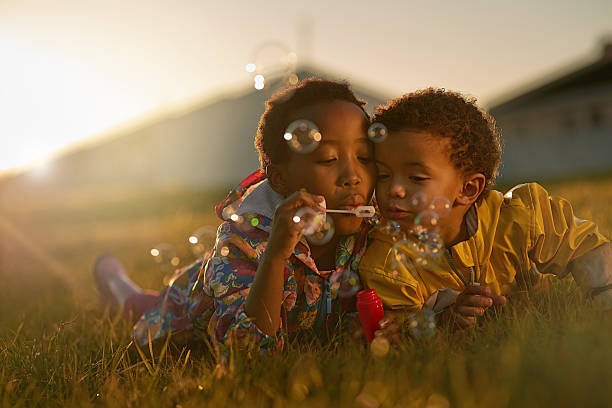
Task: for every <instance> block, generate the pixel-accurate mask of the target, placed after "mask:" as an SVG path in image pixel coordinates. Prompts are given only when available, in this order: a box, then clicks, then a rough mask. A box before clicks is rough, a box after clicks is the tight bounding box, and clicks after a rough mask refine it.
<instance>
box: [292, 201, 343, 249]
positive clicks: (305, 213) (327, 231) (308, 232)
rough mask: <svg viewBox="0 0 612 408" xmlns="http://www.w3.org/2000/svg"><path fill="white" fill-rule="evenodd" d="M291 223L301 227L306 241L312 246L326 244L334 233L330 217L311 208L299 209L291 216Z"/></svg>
mask: <svg viewBox="0 0 612 408" xmlns="http://www.w3.org/2000/svg"><path fill="white" fill-rule="evenodd" d="M293 222H295V223H296V224H297V223H299V224H300V225H301V226H302V232H303V233H304V235H305V236H306V239H307V240H308V242H309V243H311V244H313V245H324V244H327V243H328V242H329V241H330V240H331V239H332V238H333V236H334V233H335V231H336V230H335V228H334V220H333V219H332V217H331V216H329V215H327V214H325V213H323V212H319V211H317V210H315V209H314V208H312V207H302V208H299V209H298V210H297V211H296V212H295V215H294V216H293Z"/></svg>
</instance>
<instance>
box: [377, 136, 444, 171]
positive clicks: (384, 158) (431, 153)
mask: <svg viewBox="0 0 612 408" xmlns="http://www.w3.org/2000/svg"><path fill="white" fill-rule="evenodd" d="M374 152H375V155H376V159H377V160H379V161H381V162H383V163H388V164H390V163H404V162H424V163H427V164H440V165H443V164H446V163H448V164H450V142H449V140H448V139H446V138H443V137H439V136H437V135H434V134H432V133H429V132H422V131H420V132H419V131H410V130H397V131H390V132H389V137H387V139H386V140H385V141H383V142H381V143H376V144H375V145H374Z"/></svg>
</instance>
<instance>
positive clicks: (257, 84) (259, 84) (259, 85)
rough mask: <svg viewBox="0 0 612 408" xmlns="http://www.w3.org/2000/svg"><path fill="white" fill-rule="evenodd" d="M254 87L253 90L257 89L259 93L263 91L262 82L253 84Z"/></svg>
mask: <svg viewBox="0 0 612 408" xmlns="http://www.w3.org/2000/svg"><path fill="white" fill-rule="evenodd" d="M254 87H255V89H257V90H258V91H261V90H262V89H264V83H263V82H255V85H254Z"/></svg>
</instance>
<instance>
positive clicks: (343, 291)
mask: <svg viewBox="0 0 612 408" xmlns="http://www.w3.org/2000/svg"><path fill="white" fill-rule="evenodd" d="M360 290H361V282H360V281H359V276H357V274H356V273H355V272H353V271H350V270H346V269H345V270H344V272H343V274H342V279H341V280H340V287H339V288H338V296H339V297H342V298H347V297H351V296H354V295H355V294H356V293H357V292H359V291H360Z"/></svg>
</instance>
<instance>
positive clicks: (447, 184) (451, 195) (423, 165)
mask: <svg viewBox="0 0 612 408" xmlns="http://www.w3.org/2000/svg"><path fill="white" fill-rule="evenodd" d="M375 150H376V151H375V156H376V162H377V166H378V182H377V185H376V200H377V201H378V204H379V206H380V210H381V212H382V215H383V217H384V218H386V219H391V220H395V221H397V222H398V223H399V224H400V226H401V227H402V229H403V230H404V231H408V230H409V229H410V227H411V226H412V224H413V221H414V218H415V217H416V215H417V214H418V213H419V210H417V209H415V208H413V207H412V206H411V204H410V199H411V197H413V195H414V194H415V193H419V192H420V193H424V194H425V196H426V199H427V200H432V199H433V198H436V197H440V196H441V197H445V198H447V199H448V200H449V201H450V204H451V213H450V214H449V215H448V216H446V217H444V218H441V219H440V220H439V226H440V237H441V238H442V239H445V238H447V237H446V236H445V235H447V234H445V230H448V228H449V226H450V225H453V226H456V225H457V224H456V223H457V220H459V222H461V219H462V217H463V214H461V211H460V210H459V209H458V208H457V203H456V201H455V200H456V199H457V197H458V196H459V193H460V192H461V189H462V184H463V177H462V174H461V172H460V171H458V170H457V169H456V168H455V166H454V165H453V164H452V163H451V161H450V157H449V142H448V140H446V139H443V138H439V137H435V136H432V135H431V134H428V133H423V132H412V131H406V130H401V131H395V132H391V134H390V135H389V137H388V138H387V139H386V140H385V141H384V142H382V143H378V144H376V146H375Z"/></svg>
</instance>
